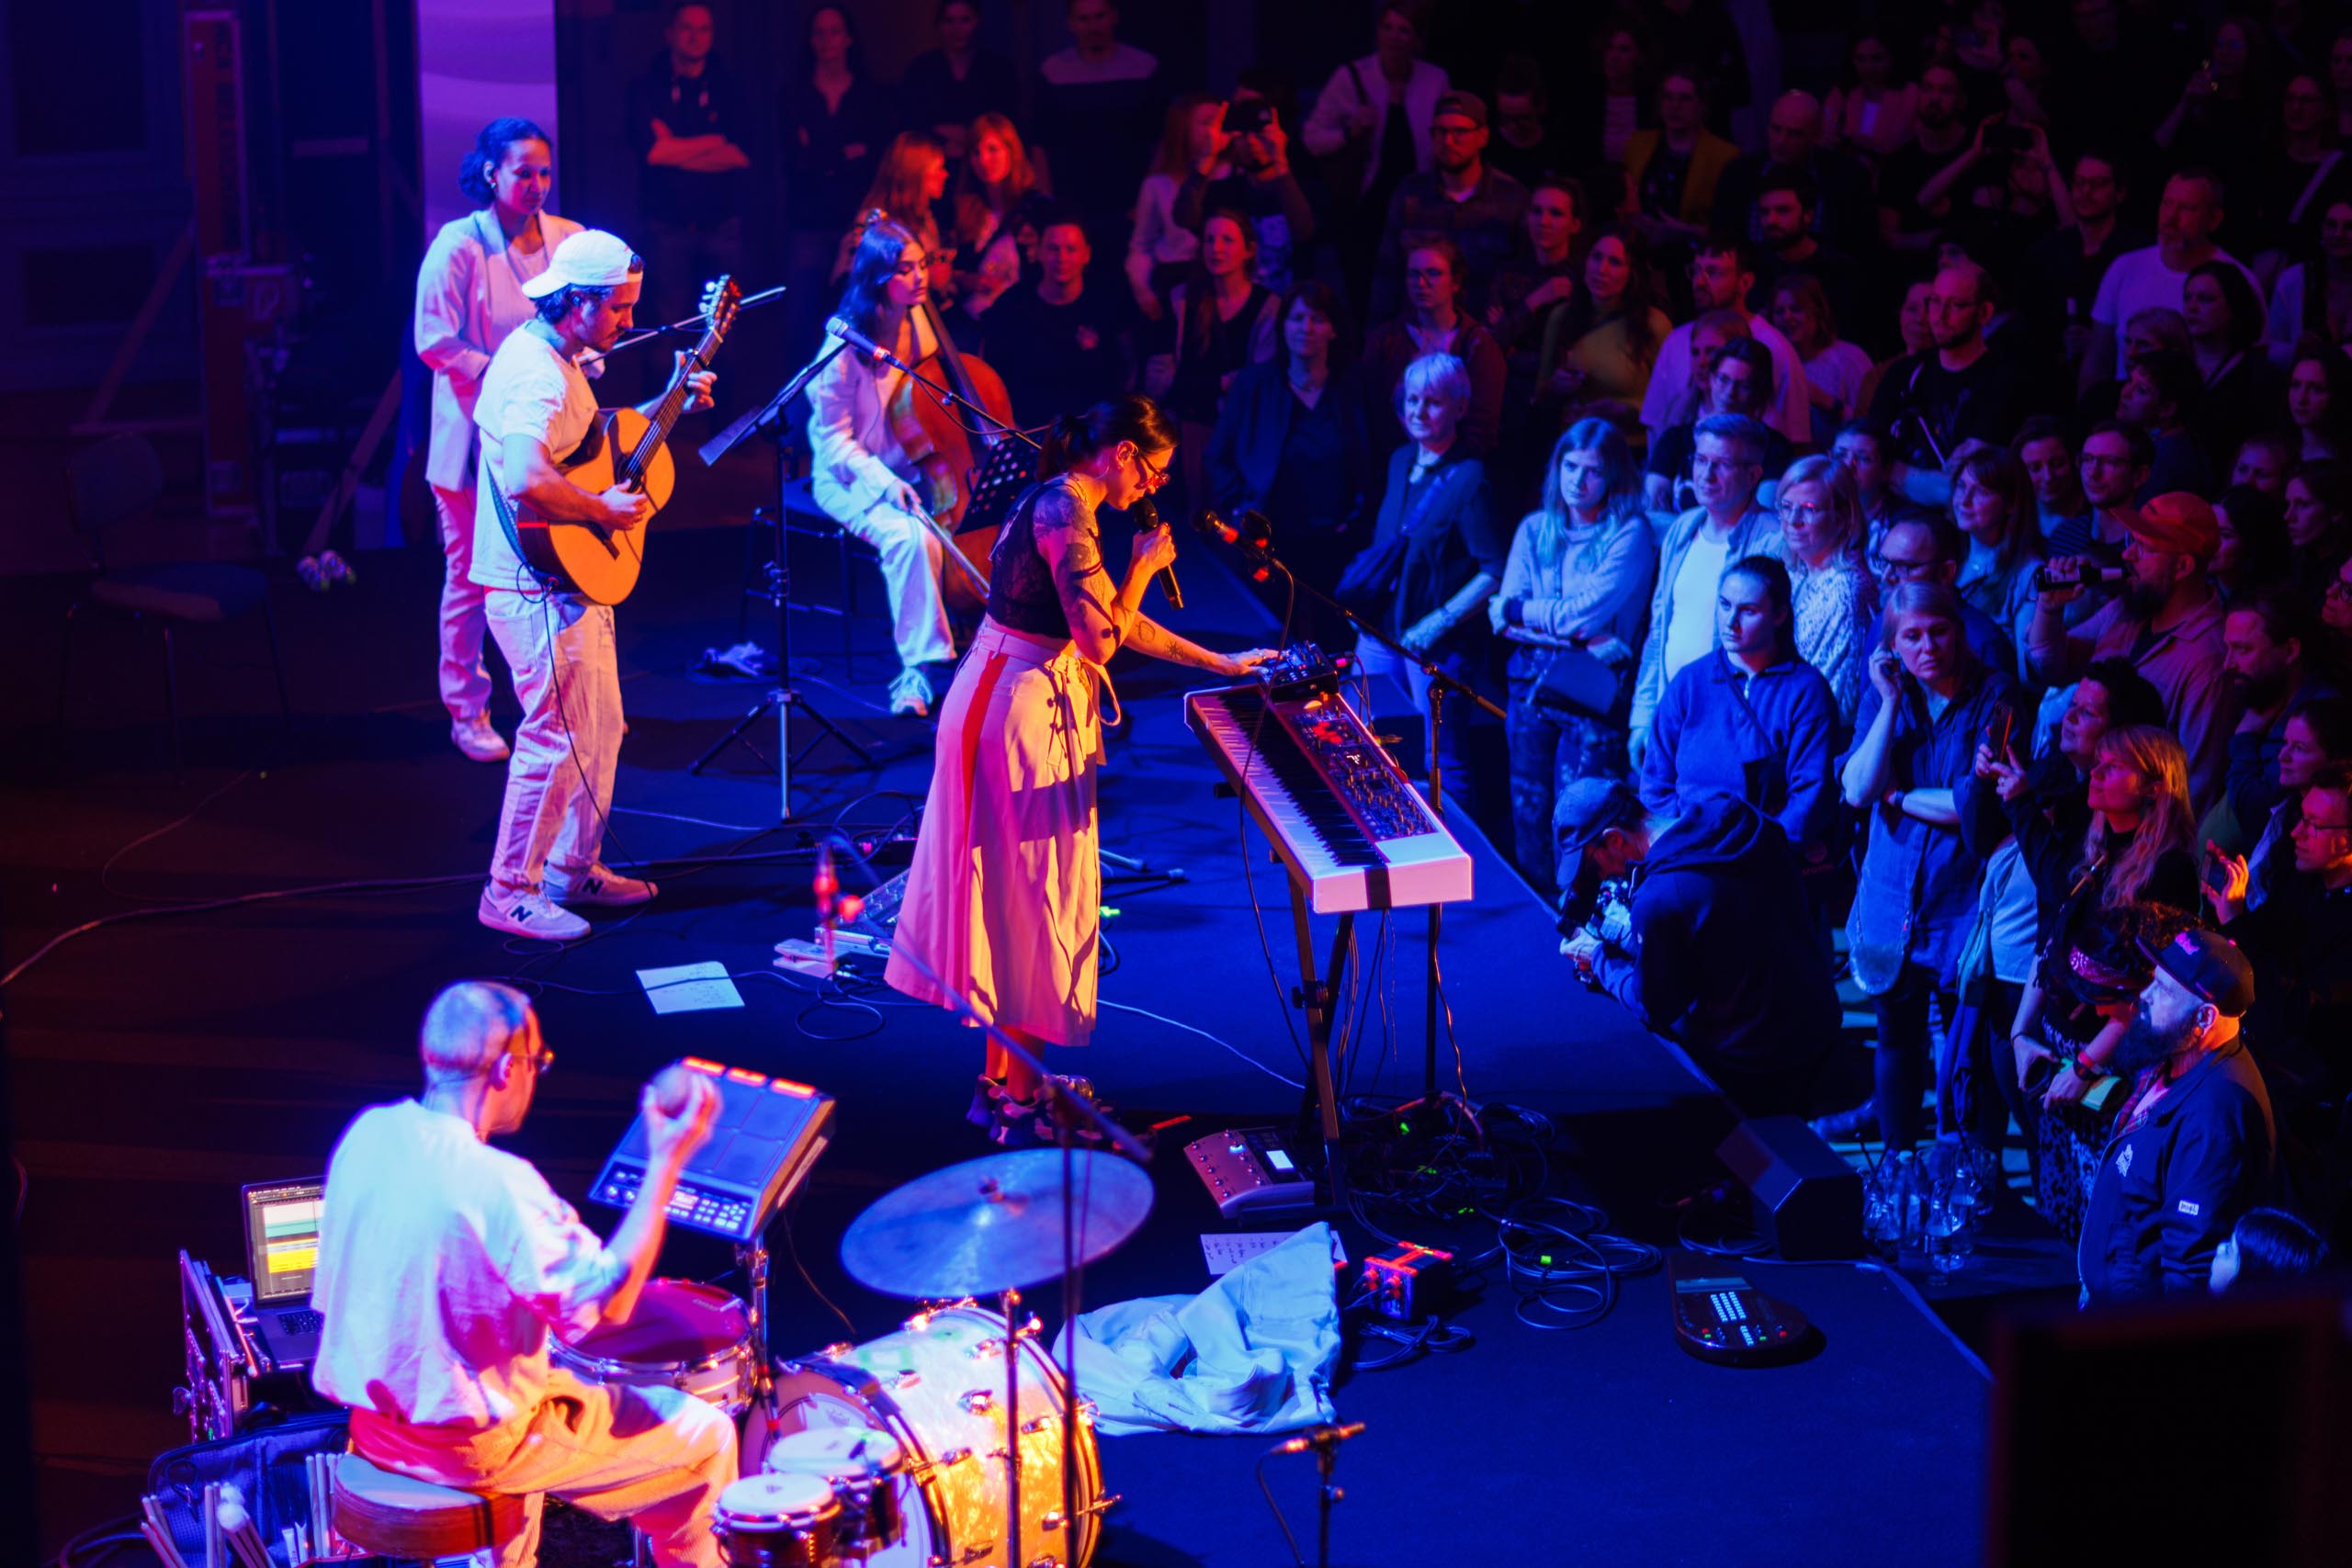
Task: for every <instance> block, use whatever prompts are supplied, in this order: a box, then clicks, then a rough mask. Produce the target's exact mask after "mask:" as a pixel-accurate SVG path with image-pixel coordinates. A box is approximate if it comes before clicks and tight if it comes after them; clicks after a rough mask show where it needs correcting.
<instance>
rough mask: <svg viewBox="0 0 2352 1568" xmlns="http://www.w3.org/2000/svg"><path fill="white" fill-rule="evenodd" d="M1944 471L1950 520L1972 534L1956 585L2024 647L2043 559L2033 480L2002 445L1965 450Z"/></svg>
mask: <svg viewBox="0 0 2352 1568" xmlns="http://www.w3.org/2000/svg"><path fill="white" fill-rule="evenodd" d="M1944 471H1945V474H1946V476H1947V478H1948V479H1949V481H1950V484H1951V516H1952V521H1953V522H1954V523H1955V524H1957V525H1959V527H1960V531H1961V532H1962V534H1965V535H1966V536H1968V554H1967V557H1966V558H1965V559H1963V560H1962V562H1961V563H1960V576H1959V577H1958V579H1956V580H1955V581H1953V583H1952V587H1953V588H1954V589H1956V590H1957V591H1958V592H1959V593H1960V596H1961V598H1962V600H1963V601H1965V602H1966V603H1968V604H1973V605H1974V606H1975V607H1976V608H1977V609H1978V610H1981V611H1983V612H1984V613H1985V617H1986V618H1987V619H1989V620H1991V621H1992V622H1993V624H1994V625H1996V626H1999V627H2000V628H2001V630H2002V631H2004V632H2006V633H2007V634H2008V637H2009V641H2010V644H2011V646H2013V647H2017V648H2022V647H2024V646H2025V634H2026V628H2027V626H2030V624H2031V622H2032V620H2033V597H2034V588H2033V574H2034V572H2035V571H2036V570H2038V569H2039V568H2040V567H2041V558H2042V547H2041V528H2040V526H2039V525H2038V524H2039V513H2038V511H2037V508H2036V506H2035V502H2034V499H2033V481H2032V480H2031V479H2029V478H2028V477H2027V476H2026V471H2025V465H2024V464H2023V463H2020V462H2018V459H2017V458H2016V457H2012V456H2011V455H2010V454H2009V452H2008V450H2007V448H2006V447H2001V446H1975V447H1970V448H1966V449H1963V450H1962V451H1961V452H1960V453H1959V454H1957V455H1956V456H1954V457H1953V458H1952V460H1951V463H1950V465H1948V466H1947V467H1946V468H1945V470H1944Z"/></svg>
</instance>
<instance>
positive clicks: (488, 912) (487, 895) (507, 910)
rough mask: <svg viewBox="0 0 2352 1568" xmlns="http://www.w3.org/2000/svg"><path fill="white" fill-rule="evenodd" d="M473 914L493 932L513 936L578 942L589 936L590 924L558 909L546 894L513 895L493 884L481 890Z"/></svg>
mask: <svg viewBox="0 0 2352 1568" xmlns="http://www.w3.org/2000/svg"><path fill="white" fill-rule="evenodd" d="M474 912H475V914H476V915H477V916H478V917H480V919H481V923H482V924H483V925H486V926H488V927H489V928H490V929H491V930H492V931H505V932H506V933H508V934H509V935H511V936H532V937H537V938H539V939H541V940H542V941H545V942H575V941H577V940H579V939H580V938H581V937H583V936H586V935H587V934H588V922H587V921H585V920H583V919H581V918H580V917H579V916H577V915H575V914H573V913H572V912H571V910H569V909H562V908H557V907H556V906H555V904H554V903H553V902H552V901H550V900H549V899H548V896H547V895H546V894H544V893H533V892H523V893H515V892H510V891H508V890H507V889H505V888H502V887H500V886H498V885H497V884H496V883H494V882H493V883H492V884H490V885H489V886H485V887H484V888H483V889H482V890H481V906H480V908H477V909H476V910H475V911H474Z"/></svg>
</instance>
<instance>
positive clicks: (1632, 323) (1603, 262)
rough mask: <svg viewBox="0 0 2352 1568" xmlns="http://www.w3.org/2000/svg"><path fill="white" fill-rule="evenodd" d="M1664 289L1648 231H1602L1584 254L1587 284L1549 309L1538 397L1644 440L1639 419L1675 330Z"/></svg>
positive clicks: (1619, 227) (1539, 355)
mask: <svg viewBox="0 0 2352 1568" xmlns="http://www.w3.org/2000/svg"><path fill="white" fill-rule="evenodd" d="M1657 292H1658V290H1657V274H1656V273H1655V272H1654V271H1653V270H1652V268H1651V266H1650V252H1649V242H1648V241H1646V240H1645V239H1644V238H1642V231H1641V230H1640V229H1639V228H1637V227H1635V226H1634V225H1633V224H1630V223H1623V222H1620V223H1612V224H1611V225H1610V226H1609V227H1608V228H1607V229H1605V230H1603V231H1601V235H1600V238H1599V239H1598V240H1595V241H1594V242H1593V243H1592V248H1591V249H1590V250H1589V251H1587V252H1585V256H1584V287H1583V288H1580V289H1578V290H1577V292H1576V293H1575V294H1573V295H1571V296H1570V297H1569V299H1567V301H1566V303H1564V304H1558V305H1555V306H1553V307H1552V309H1551V310H1549V311H1548V312H1546V314H1545V317H1544V337H1543V343H1542V344H1541V346H1540V347H1538V348H1537V350H1536V355H1535V388H1536V396H1537V397H1539V398H1541V399H1544V400H1546V401H1549V402H1557V403H1561V404H1564V405H1565V409H1566V411H1567V412H1578V413H1589V414H1598V415H1600V416H1601V417H1603V418H1606V419H1611V420H1614V421H1616V422H1617V423H1619V424H1621V425H1623V426H1624V427H1626V428H1627V430H1628V432H1629V433H1630V434H1636V435H1640V436H1643V437H1644V438H1645V433H1643V432H1642V431H1641V426H1640V425H1639V423H1637V419H1638V416H1639V414H1640V412H1641V408H1642V405H1643V403H1644V402H1645V400H1647V398H1648V396H1649V389H1650V377H1651V374H1652V372H1653V371H1654V369H1655V368H1656V367H1657V356H1658V351H1659V348H1660V346H1661V345H1662V344H1664V343H1665V342H1666V339H1667V337H1668V334H1670V333H1672V332H1673V331H1674V323H1673V321H1670V320H1668V317H1667V314H1666V312H1665V311H1664V310H1659V309H1658V306H1657Z"/></svg>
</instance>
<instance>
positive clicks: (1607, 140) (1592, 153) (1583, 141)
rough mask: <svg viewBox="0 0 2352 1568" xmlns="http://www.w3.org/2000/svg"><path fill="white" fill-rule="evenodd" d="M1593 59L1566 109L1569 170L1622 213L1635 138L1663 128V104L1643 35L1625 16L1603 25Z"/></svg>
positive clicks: (1609, 19) (1610, 207)
mask: <svg viewBox="0 0 2352 1568" xmlns="http://www.w3.org/2000/svg"><path fill="white" fill-rule="evenodd" d="M1647 60H1648V57H1647V55H1646V53H1645V51H1644V48H1643V44H1642V35H1641V34H1640V32H1639V31H1637V30H1636V29H1635V28H1632V27H1629V26H1627V25H1626V22H1625V18H1624V17H1623V14H1622V13H1620V14H1617V15H1613V16H1611V17H1607V18H1606V19H1605V20H1603V21H1602V23H1601V24H1600V32H1599V33H1598V34H1597V35H1596V36H1595V37H1594V39H1593V40H1592V49H1591V53H1590V55H1589V62H1590V65H1591V70H1590V73H1589V74H1588V75H1587V76H1586V78H1585V80H1584V83H1583V85H1582V87H1581V89H1580V90H1579V91H1577V92H1575V93H1573V94H1570V95H1569V96H1568V100H1567V102H1566V104H1565V105H1563V106H1561V108H1560V112H1561V113H1562V115H1563V116H1564V117H1565V118H1566V133H1567V151H1568V154H1569V159H1570V162H1569V167H1570V168H1571V169H1572V170H1574V171H1576V172H1577V173H1579V174H1581V175H1584V176H1585V178H1586V188H1587V189H1589V190H1590V191H1592V192H1593V193H1594V194H1595V196H1596V197H1599V196H1600V195H1601V193H1602V192H1604V191H1606V192H1608V193H1609V194H1610V195H1611V197H1616V198H1617V199H1610V200H1603V201H1601V203H1600V205H1601V207H1602V209H1604V210H1605V211H1608V212H1616V211H1618V210H1620V209H1622V208H1623V192H1624V190H1625V164H1626V162H1627V160H1628V158H1629V157H1630V156H1631V154H1632V152H1633V145H1634V132H1636V131H1640V130H1656V129H1657V96H1655V95H1654V94H1653V93H1652V92H1651V91H1650V89H1649V72H1648V71H1647V69H1646V65H1647ZM1603 174H1606V175H1607V176H1608V178H1607V180H1606V182H1605V183H1604V182H1603V181H1602V180H1601V179H1600V175H1603Z"/></svg>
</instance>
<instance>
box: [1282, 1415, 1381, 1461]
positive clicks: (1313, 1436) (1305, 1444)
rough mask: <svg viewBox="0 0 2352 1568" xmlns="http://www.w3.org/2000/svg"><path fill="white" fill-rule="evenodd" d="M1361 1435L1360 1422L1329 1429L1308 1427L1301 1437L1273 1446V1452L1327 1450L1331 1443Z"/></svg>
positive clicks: (1299, 1452)
mask: <svg viewBox="0 0 2352 1568" xmlns="http://www.w3.org/2000/svg"><path fill="white" fill-rule="evenodd" d="M1362 1436H1363V1422H1361V1421H1348V1422H1343V1423H1341V1424H1340V1425H1338V1426H1331V1427H1308V1428H1307V1429H1306V1432H1305V1433H1303V1434H1302V1435H1300V1436H1298V1437H1295V1438H1290V1439H1289V1440H1287V1441H1285V1442H1283V1443H1279V1444H1277V1445H1275V1448H1274V1452H1276V1453H1278V1454H1303V1453H1305V1452H1306V1450H1309V1449H1320V1448H1328V1447H1329V1446H1330V1445H1331V1444H1333V1443H1344V1442H1346V1441H1347V1440H1348V1439H1349V1438H1360V1437H1362Z"/></svg>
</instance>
